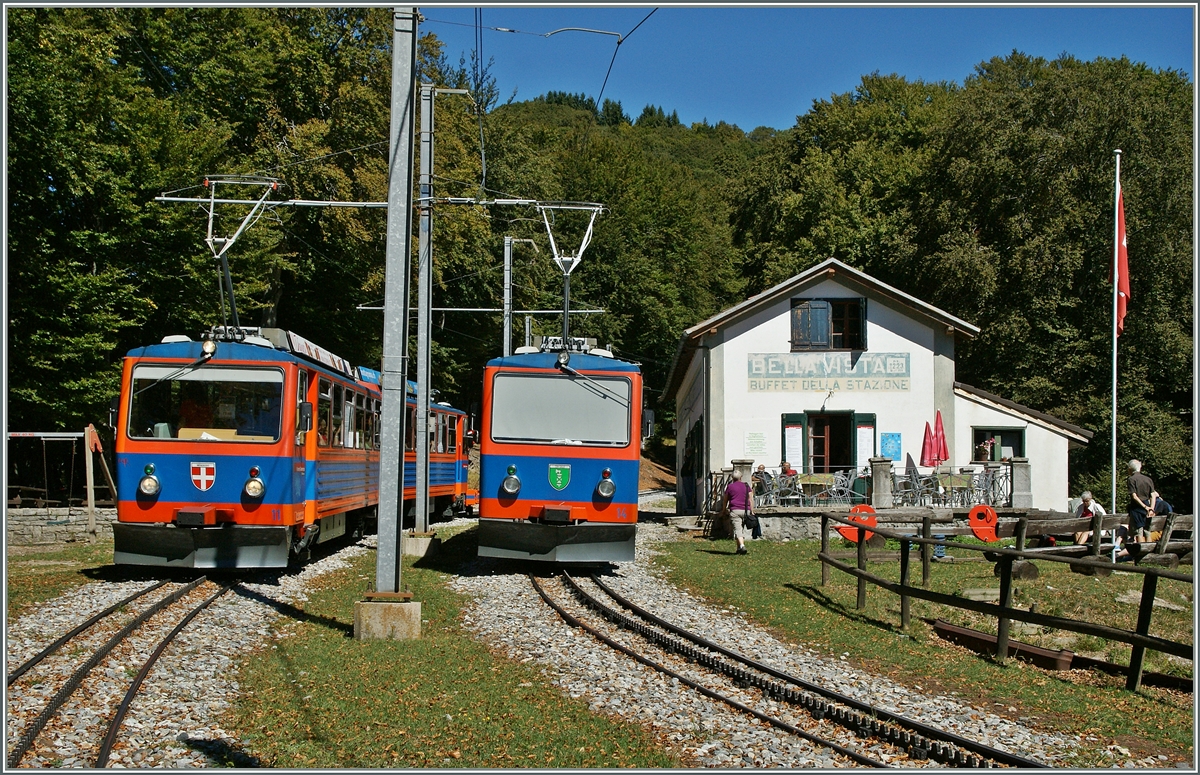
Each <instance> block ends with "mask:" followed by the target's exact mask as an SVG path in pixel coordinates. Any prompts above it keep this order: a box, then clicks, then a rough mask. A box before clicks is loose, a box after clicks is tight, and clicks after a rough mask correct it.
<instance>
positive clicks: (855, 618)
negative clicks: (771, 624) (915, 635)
mask: <svg viewBox="0 0 1200 775" xmlns="http://www.w3.org/2000/svg"><path fill="white" fill-rule="evenodd" d="M783 586H785V587H787V588H788V589H790V590H792V591H794V592H799V593H800V594H801V595H803V596H804V597H807V598H808V599H809V600H811V601H813V602H814V603H816V604H817V605H819V606H821V607H822V608H824V609H825V610H826V611H829V612H830V613H832V614H837V615H838V616H841V617H842V618H843V619H848V620H849V621H852V622H856V623H858V624H866V625H869V626H871V627H875V628H878V629H881V630H886V631H887V632H900V629H899V628H898V627H897V626H896V625H895V623H893V622H887V621H884V620H882V619H876V618H875V617H873V616H867V615H866V614H864V613H862V612H860V611H856V610H854V609H852V608H847V607H846V606H844V605H842V604H841V603H837V602H834V601H833V599H832V598H830V597H829V596H828V595H826V594H825V593H824V592H821V591H820V590H818V589H817V588H816V587H812V586H801V585H799V584H784V585H783Z"/></svg>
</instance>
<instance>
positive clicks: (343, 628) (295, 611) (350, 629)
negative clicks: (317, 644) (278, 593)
mask: <svg viewBox="0 0 1200 775" xmlns="http://www.w3.org/2000/svg"><path fill="white" fill-rule="evenodd" d="M232 592H233V593H234V594H236V595H241V596H242V597H245V598H249V599H250V600H255V601H258V602H259V603H262V604H263V605H268V606H270V607H271V608H274V609H275V610H276V611H278V612H279V613H281V614H283V615H284V616H288V617H291V618H292V619H295V620H296V621H300V622H308V623H310V624H316V625H320V626H321V627H327V628H329V629H331V630H334V631H336V632H340V633H342V635H344V636H345V637H347V638H353V637H354V624H353V623H351V624H346V623H345V622H342V621H339V620H337V619H334V618H333V617H330V616H320V615H319V614H310V613H309V612H308V611H305V610H303V609H301V608H297V607H296V606H294V605H291V604H289V603H284V602H281V601H279V600H274V599H272V598H269V597H267V596H266V595H263V594H261V593H259V592H255V591H254V590H252V589H246V588H245V587H243V586H240V585H239V586H235V587H234V588H233V590H232Z"/></svg>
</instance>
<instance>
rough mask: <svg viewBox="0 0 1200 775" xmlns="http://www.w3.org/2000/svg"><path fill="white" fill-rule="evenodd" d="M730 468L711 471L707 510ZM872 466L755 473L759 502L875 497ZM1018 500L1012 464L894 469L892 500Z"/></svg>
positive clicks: (715, 504) (716, 503)
mask: <svg viewBox="0 0 1200 775" xmlns="http://www.w3.org/2000/svg"><path fill="white" fill-rule="evenodd" d="M732 478H733V475H732V471H731V470H729V469H725V470H722V471H713V472H711V473H710V474H709V491H708V492H709V496H708V502H707V503H706V504H705V508H704V511H703V513H704V514H716V513H718V512H720V510H721V499H722V497H723V496H724V494H725V486H726V485H728V484H729V482H730V481H731V480H732ZM870 482H871V471H870V469H869V468H864V469H857V468H847V469H843V470H841V471H832V472H829V473H820V474H812V473H795V474H788V475H782V474H778V473H775V472H773V471H767V472H766V475H765V476H762V475H760V474H759V473H758V472H755V473H754V474H753V475H752V477H751V484H752V485H753V488H754V506H755V508H761V507H764V506H781V507H785V508H786V507H789V506H791V507H795V506H839V505H845V506H852V505H855V504H858V503H869V502H870V499H869V496H868V492H869V489H870ZM980 503H984V504H987V505H989V506H995V507H1006V506H1011V505H1012V466H1010V465H1002V466H998V467H997V466H989V467H985V468H983V469H982V470H980V471H960V472H959V473H957V474H955V473H949V472H946V471H941V472H933V473H929V474H921V473H919V472H918V471H916V470H915V469H907V470H905V469H892V506H897V507H899V506H942V507H947V508H953V507H969V506H974V505H976V504H980Z"/></svg>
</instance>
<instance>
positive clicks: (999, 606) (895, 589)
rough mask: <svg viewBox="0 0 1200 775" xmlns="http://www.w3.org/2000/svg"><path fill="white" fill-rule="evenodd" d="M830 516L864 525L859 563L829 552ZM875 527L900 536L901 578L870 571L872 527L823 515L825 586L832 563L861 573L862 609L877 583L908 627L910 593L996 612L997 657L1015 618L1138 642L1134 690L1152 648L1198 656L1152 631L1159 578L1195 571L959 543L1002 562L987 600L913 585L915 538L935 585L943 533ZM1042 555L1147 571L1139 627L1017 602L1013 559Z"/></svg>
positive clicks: (1129, 684) (1184, 577)
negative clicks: (935, 552)
mask: <svg viewBox="0 0 1200 775" xmlns="http://www.w3.org/2000/svg"><path fill="white" fill-rule="evenodd" d="M830 522H836V523H838V524H842V525H847V526H849V527H852V528H855V529H857V531H858V540H857V542H856V543H857V544H858V556H857V560H858V562H857V563H856V566H851V565H847V564H846V563H843V562H840V561H839V560H837V559H836V558H834V557H833V556H832V555H831V554H830V552H829V532H830V531H829V526H830ZM870 530H871V532H873V533H875V534H877V535H881V536H883V537H884V538H890V539H893V540H896V541H899V542H900V581H899V583H897V582H894V581H889V580H888V579H884V578H881V577H879V576H877V575H874V574H871V573H868V572H867V551H866V547H867V542H866V531H867V528H865V527H864V526H863V525H861V524H859V523H856V522H851V521H850V520H849V519H845V518H843V517H841V516H839V515H834V514H822V515H821V551H820V553H819V554H818V555H817V559H819V560H820V561H821V586H825V585H826V584H828V583H829V569H830V568H834V569H836V570H839V571H842V572H843V573H847V574H849V575H851V576H853V577H855V578H856V579H858V599H857V601H856V603H855V608H856V610H859V611H861V610H863V609H865V608H866V606H867V584H868V583H870V584H873V585H875V586H877V587H879V588H881V589H885V590H887V591H889V592H892V593H894V594H897V595H899V596H900V627H901V628H902V629H907V628H908V626H909V623H910V613H909V599H910V598H914V597H915V598H917V599H918V600H927V601H929V602H931V603H937V604H939V605H947V606H951V607H953V608H960V609H965V610H968V611H975V612H977V613H982V614H985V615H988V616H994V617H996V619H997V627H996V630H997V636H996V654H995V658H996V661H997V662H1000V663H1003V662H1004V661H1005V659H1006V658H1007V657H1008V653H1009V628H1010V625H1011V623H1012V622H1013V621H1021V622H1026V623H1029V624H1034V625H1037V626H1039V627H1050V628H1053V629H1059V630H1067V631H1069V632H1078V633H1082V634H1085V635H1092V636H1095V637H1099V638H1103V639H1105V640H1113V641H1117V642H1120V643H1127V644H1129V645H1130V646H1132V647H1133V652H1132V656H1131V657H1130V661H1129V669H1128V673H1127V680H1126V684H1125V688H1126V689H1128V690H1130V691H1137V689H1138V688H1139V687H1140V686H1141V680H1142V668H1143V665H1144V661H1145V654H1146V649H1152V650H1154V651H1158V652H1161V653H1163V654H1172V655H1174V656H1177V657H1182V658H1184V659H1192V658H1193V646H1192V644H1190V643H1180V642H1178V641H1172V640H1168V639H1166V638H1160V637H1157V636H1153V635H1150V634H1149V633H1150V619H1151V613H1152V610H1153V606H1154V598H1155V592H1156V591H1157V588H1158V580H1159V579H1160V578H1165V579H1174V580H1177V581H1183V582H1185V583H1188V584H1192V585H1194V584H1195V580H1194V578H1193V577H1192V576H1191V575H1190V574H1184V573H1178V572H1175V571H1171V570H1160V569H1158V568H1143V567H1138V566H1132V567H1131V566H1128V565H1124V566H1118V565H1117V564H1115V563H1111V562H1106V561H1104V560H1102V559H1100V558H1097V557H1087V558H1084V559H1072V558H1069V557H1061V556H1053V555H1049V554H1042V553H1034V552H1029V551H1026V550H1024V549H1023V548H1021V549H1005V548H1001V547H993V546H976V545H972V544H959V543H956V544H955V548H956V549H961V550H967V551H978V552H983V553H986V554H985V556H988V555H990V556H993V557H995V558H996V559H997V561H998V564H999V576H1000V596H999V601H998V602H997V603H985V602H981V601H975V600H970V599H967V598H963V597H959V596H957V595H947V594H943V593H940V592H933V591H930V590H928V589H923V588H922V587H916V586H913V585H912V584H911V583H909V568H910V567H911V562H910V554H909V553H910V551H911V547H912V545H913V544H917V545H918V546H920V547H921V551H922V555H923V561H924V562H923V564H924V566H925V572H924V574H923V575H924V579H923V586H925V587H928V586H929V573H928V568H929V565H928V562H929V561H928V548H929V547H932V546H943V547H944V546H945V545H946V541H945V540H942V539H932V538H925V537H921V536H916V535H912V534H909V533H900V532H897V531H892V530H887V529H885V528H880V527H878V526H875V527H872V528H870ZM922 532H924V533H925V534H926V535H928V532H929V528H928V526H927V525H926V526H925V527H924V529H923V531H922ZM1017 544H1018V546H1021V547H1023V544H1024V530H1023V529H1022V530H1021V534H1020V535H1019V537H1018V540H1017ZM1035 558H1036V559H1037V560H1038V561H1039V562H1056V563H1066V564H1068V565H1071V566H1072V567H1075V566H1086V567H1088V568H1090V569H1097V568H1099V569H1102V570H1104V571H1106V572H1112V571H1119V572H1123V573H1132V574H1141V575H1142V577H1143V578H1142V596H1141V603H1140V605H1139V607H1138V616H1137V623H1136V625H1135V629H1133V630H1126V629H1121V628H1117V627H1109V626H1107V625H1102V624H1096V623H1094V622H1086V621H1079V620H1077V619H1068V618H1064V617H1060V616H1047V615H1045V614H1039V613H1035V612H1034V611H1032V610H1025V609H1021V608H1014V607H1013V604H1012V599H1013V583H1012V582H1013V565H1014V563H1019V562H1021V561H1027V560H1031V559H1035Z"/></svg>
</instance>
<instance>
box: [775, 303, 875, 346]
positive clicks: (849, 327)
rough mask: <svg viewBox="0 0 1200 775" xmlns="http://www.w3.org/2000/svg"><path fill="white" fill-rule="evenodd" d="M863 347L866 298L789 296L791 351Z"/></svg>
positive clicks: (865, 325) (865, 330)
mask: <svg viewBox="0 0 1200 775" xmlns="http://www.w3.org/2000/svg"><path fill="white" fill-rule="evenodd" d="M865 349H867V300H866V299H792V352H796V351H802V350H865Z"/></svg>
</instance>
